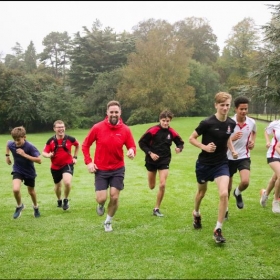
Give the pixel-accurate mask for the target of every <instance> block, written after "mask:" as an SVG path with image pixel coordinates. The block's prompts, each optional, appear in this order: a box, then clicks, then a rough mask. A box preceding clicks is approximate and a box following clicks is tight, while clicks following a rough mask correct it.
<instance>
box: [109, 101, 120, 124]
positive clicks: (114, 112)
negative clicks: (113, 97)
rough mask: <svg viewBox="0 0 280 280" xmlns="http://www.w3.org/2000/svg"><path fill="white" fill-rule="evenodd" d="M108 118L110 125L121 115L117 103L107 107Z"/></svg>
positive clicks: (116, 121) (115, 122)
mask: <svg viewBox="0 0 280 280" xmlns="http://www.w3.org/2000/svg"><path fill="white" fill-rule="evenodd" d="M107 116H108V120H109V122H110V123H111V124H112V125H116V124H117V123H118V121H119V119H120V116H121V109H120V107H119V106H117V105H113V106H110V107H109V108H108V109H107Z"/></svg>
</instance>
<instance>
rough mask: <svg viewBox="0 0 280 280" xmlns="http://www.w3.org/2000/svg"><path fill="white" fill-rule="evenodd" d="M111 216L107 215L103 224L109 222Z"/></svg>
mask: <svg viewBox="0 0 280 280" xmlns="http://www.w3.org/2000/svg"><path fill="white" fill-rule="evenodd" d="M112 218H113V217H111V216H109V215H107V217H106V220H105V224H106V223H110V222H111V221H112Z"/></svg>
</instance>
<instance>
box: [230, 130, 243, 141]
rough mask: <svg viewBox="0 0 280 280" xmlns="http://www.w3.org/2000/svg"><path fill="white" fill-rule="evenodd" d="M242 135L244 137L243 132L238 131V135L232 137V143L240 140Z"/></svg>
mask: <svg viewBox="0 0 280 280" xmlns="http://www.w3.org/2000/svg"><path fill="white" fill-rule="evenodd" d="M242 135H243V132H242V131H238V132H236V133H235V134H234V135H233V136H232V138H231V140H232V141H236V140H238V139H240V138H241V137H242Z"/></svg>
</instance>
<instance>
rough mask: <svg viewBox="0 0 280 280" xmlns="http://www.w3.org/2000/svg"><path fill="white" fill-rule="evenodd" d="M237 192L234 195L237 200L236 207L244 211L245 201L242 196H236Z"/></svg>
mask: <svg viewBox="0 0 280 280" xmlns="http://www.w3.org/2000/svg"><path fill="white" fill-rule="evenodd" d="M235 190H236V189H235ZM235 190H234V191H233V195H234V197H235V199H236V206H237V208H239V209H242V208H243V207H244V204H243V200H242V195H241V194H240V195H236V194H235Z"/></svg>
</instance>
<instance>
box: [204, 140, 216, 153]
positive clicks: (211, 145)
mask: <svg viewBox="0 0 280 280" xmlns="http://www.w3.org/2000/svg"><path fill="white" fill-rule="evenodd" d="M205 150H206V152H208V153H214V152H215V151H216V145H215V144H214V143H213V142H211V143H209V144H208V145H207V146H206V149H205Z"/></svg>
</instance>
